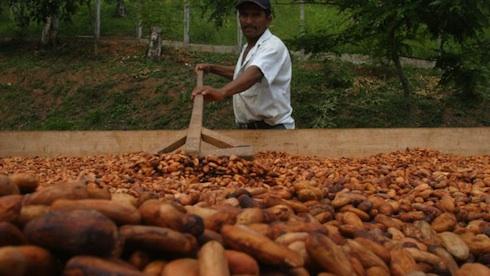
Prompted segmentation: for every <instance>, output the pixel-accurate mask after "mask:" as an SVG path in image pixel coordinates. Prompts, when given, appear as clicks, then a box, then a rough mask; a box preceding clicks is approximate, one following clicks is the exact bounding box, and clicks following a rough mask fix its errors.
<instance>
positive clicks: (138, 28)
mask: <svg viewBox="0 0 490 276" xmlns="http://www.w3.org/2000/svg"><path fill="white" fill-rule="evenodd" d="M136 37H137V38H138V39H141V37H143V22H142V21H141V19H138V24H137V26H136Z"/></svg>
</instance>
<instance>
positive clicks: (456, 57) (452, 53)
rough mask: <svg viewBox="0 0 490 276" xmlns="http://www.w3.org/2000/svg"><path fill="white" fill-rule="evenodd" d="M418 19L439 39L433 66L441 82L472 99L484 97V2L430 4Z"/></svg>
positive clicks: (488, 65)
mask: <svg viewBox="0 0 490 276" xmlns="http://www.w3.org/2000/svg"><path fill="white" fill-rule="evenodd" d="M421 17H422V20H423V22H424V23H425V24H426V25H427V28H428V30H429V31H430V33H431V34H432V35H433V37H435V38H438V39H440V47H439V55H438V56H437V67H438V68H440V69H442V70H443V75H442V79H441V80H442V82H441V83H442V84H451V85H453V86H454V87H456V90H457V92H458V93H459V94H460V95H463V96H466V97H470V98H473V99H475V98H477V97H478V96H484V95H485V94H486V95H488V94H489V93H490V92H489V89H488V86H487V85H486V84H488V82H489V81H490V54H489V50H490V39H489V38H488V35H486V33H485V31H488V29H490V20H489V18H490V5H488V1H487V0H474V1H464V0H456V1H455V0H436V1H430V2H429V4H428V5H427V7H426V9H425V10H423V11H421ZM450 42H451V43H450Z"/></svg>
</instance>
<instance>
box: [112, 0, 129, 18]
mask: <svg viewBox="0 0 490 276" xmlns="http://www.w3.org/2000/svg"><path fill="white" fill-rule="evenodd" d="M126 15H128V13H127V9H126V4H124V0H117V1H116V12H115V13H114V16H115V17H126Z"/></svg>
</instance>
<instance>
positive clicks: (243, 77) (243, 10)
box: [192, 0, 294, 129]
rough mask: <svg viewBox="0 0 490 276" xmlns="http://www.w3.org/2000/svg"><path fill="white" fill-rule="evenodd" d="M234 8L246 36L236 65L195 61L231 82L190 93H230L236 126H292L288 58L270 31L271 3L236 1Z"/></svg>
mask: <svg viewBox="0 0 490 276" xmlns="http://www.w3.org/2000/svg"><path fill="white" fill-rule="evenodd" d="M235 7H236V9H237V10H238V12H239V19H240V26H241V29H242V32H243V34H244V36H245V38H246V39H247V44H246V45H245V46H244V47H243V49H242V52H241V54H240V57H239V58H238V62H237V64H236V66H234V67H233V66H223V65H217V64H198V65H196V68H195V70H196V71H198V70H203V71H204V72H206V73H213V74H217V75H220V76H223V77H226V78H228V79H230V80H232V81H230V82H229V83H228V84H226V85H225V86H223V87H221V88H214V87H211V86H203V87H198V88H195V89H194V91H193V92H192V95H193V97H194V96H196V95H203V96H204V99H205V100H207V101H221V100H224V99H225V98H227V97H230V96H233V110H234V113H235V121H236V123H237V126H238V127H239V128H248V129H294V119H293V118H292V117H291V113H292V111H293V109H292V107H291V96H290V88H291V87H290V85H291V58H290V57H289V52H288V49H287V48H286V46H285V45H284V43H283V42H282V41H281V40H280V39H279V38H278V37H276V36H274V35H273V34H272V33H271V32H270V31H269V25H270V24H271V21H272V14H271V4H270V2H269V0H239V1H237V4H236V5H235Z"/></svg>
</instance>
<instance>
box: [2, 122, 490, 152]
mask: <svg viewBox="0 0 490 276" xmlns="http://www.w3.org/2000/svg"><path fill="white" fill-rule="evenodd" d="M217 132H219V133H221V134H224V135H227V136H229V137H231V138H235V139H238V140H241V141H243V142H245V143H248V144H251V145H252V146H254V150H255V152H261V151H281V152H287V153H290V154H295V155H311V156H321V157H361V156H368V155H373V154H378V153H383V152H392V151H396V150H403V149H406V148H417V147H418V148H429V149H434V150H439V151H441V152H444V153H452V154H458V155H488V154H490V128H488V127H483V128H398V129H298V130H218V131H217ZM184 134H185V130H151V131H19V132H0V156H3V157H5V156H57V155H68V156H84V155H96V154H121V153H129V152H139V151H146V152H156V151H158V150H159V149H162V148H163V147H165V146H166V145H168V144H169V143H171V142H173V141H174V140H176V139H177V138H179V136H182V135H184Z"/></svg>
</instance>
